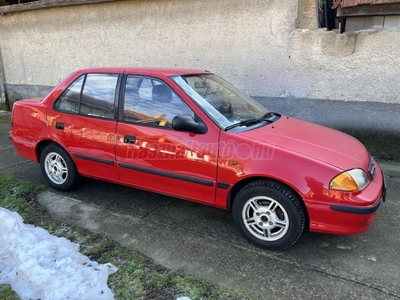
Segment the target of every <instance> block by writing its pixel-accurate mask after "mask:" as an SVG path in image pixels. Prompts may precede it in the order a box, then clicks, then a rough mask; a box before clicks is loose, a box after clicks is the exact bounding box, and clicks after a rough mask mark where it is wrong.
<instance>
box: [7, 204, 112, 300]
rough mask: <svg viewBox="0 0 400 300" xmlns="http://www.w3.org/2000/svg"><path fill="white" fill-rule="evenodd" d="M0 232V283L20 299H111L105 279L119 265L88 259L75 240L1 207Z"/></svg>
mask: <svg viewBox="0 0 400 300" xmlns="http://www.w3.org/2000/svg"><path fill="white" fill-rule="evenodd" d="M0 233H1V234H0V245H1V247H0V284H11V286H12V289H13V290H14V291H15V292H16V293H17V294H18V296H19V297H20V298H21V299H99V300H103V299H104V300H106V299H114V294H113V293H112V292H111V290H110V288H109V287H108V286H107V279H108V276H109V275H110V274H112V273H115V272H116V271H117V270H118V269H117V268H116V267H114V266H113V265H112V264H110V263H107V264H103V265H102V264H98V263H97V262H95V261H91V260H90V259H89V258H88V257H87V256H85V255H83V254H81V253H80V252H79V245H78V244H74V243H71V242H70V241H69V240H67V239H65V238H59V237H56V236H53V235H51V234H50V233H49V232H48V231H46V230H44V229H43V228H39V227H35V226H32V225H26V224H24V223H23V219H22V218H21V216H20V215H19V214H17V213H15V212H11V211H9V210H7V209H4V208H1V207H0Z"/></svg>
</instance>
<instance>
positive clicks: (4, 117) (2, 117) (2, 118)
mask: <svg viewBox="0 0 400 300" xmlns="http://www.w3.org/2000/svg"><path fill="white" fill-rule="evenodd" d="M10 121H11V114H10V113H5V114H3V113H0V123H10Z"/></svg>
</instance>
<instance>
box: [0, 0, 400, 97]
mask: <svg viewBox="0 0 400 300" xmlns="http://www.w3.org/2000/svg"><path fill="white" fill-rule="evenodd" d="M297 6H298V5H297V0H286V1H281V0H247V1H242V0H219V1H213V0H171V1H165V0H153V1H140V0H136V1H116V2H111V3H103V4H96V5H81V6H75V7H64V8H53V9H46V10H36V11H29V12H22V13H16V14H13V15H3V16H0V47H1V51H2V56H3V64H4V71H5V76H6V83H7V84H8V85H10V84H11V85H16V84H20V85H44V86H52V85H55V84H57V83H58V82H59V81H60V80H61V79H62V78H63V77H65V76H66V75H67V74H69V73H70V72H72V71H74V70H76V69H79V68H86V67H94V66H178V67H188V68H199V69H207V70H210V71H213V72H215V73H217V74H219V75H221V76H223V77H224V78H226V79H228V80H229V81H231V82H233V83H235V84H236V85H237V86H239V87H240V88H242V89H243V90H245V91H246V92H247V93H249V94H250V95H253V96H268V97H285V96H293V97H305V98H320V99H335V100H357V101H381V102H395V103H400V95H399V93H396V91H399V90H400V89H399V88H400V82H399V81H398V80H397V78H398V76H397V72H398V71H397V70H399V67H400V60H399V59H398V58H399V57H400V47H399V46H400V32H397V31H380V32H360V33H358V34H347V35H339V34H336V33H333V32H326V31H324V30H323V29H320V30H299V29H297V30H296V29H295V25H296V17H297Z"/></svg>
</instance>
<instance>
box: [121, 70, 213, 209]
mask: <svg viewBox="0 0 400 300" xmlns="http://www.w3.org/2000/svg"><path fill="white" fill-rule="evenodd" d="M123 90H125V92H124V95H123V99H122V101H121V102H122V103H121V106H122V109H120V119H119V122H118V125H117V140H116V141H117V142H116V160H117V163H118V171H119V174H120V180H121V181H122V182H123V183H126V184H129V185H132V186H137V187H143V188H146V189H148V190H151V191H155V192H161V193H166V194H169V195H172V196H177V197H181V198H186V199H190V200H194V201H199V202H206V203H207V202H208V203H212V202H213V201H214V199H215V190H216V177H217V155H218V146H217V145H218V143H217V141H218V134H219V133H218V131H217V130H215V129H212V128H211V129H209V130H208V132H207V133H205V134H196V133H190V132H181V131H176V130H174V129H172V127H171V122H172V119H173V118H174V117H175V116H176V115H178V114H189V115H191V116H193V117H194V118H196V119H197V120H198V121H201V120H199V117H198V116H197V115H196V114H195V113H194V111H193V110H192V109H191V108H190V107H189V106H188V104H187V103H185V101H183V100H182V98H181V97H179V96H178V95H177V93H175V92H174V90H173V89H172V88H171V87H170V86H169V85H168V84H167V83H166V82H164V81H162V80H160V79H157V78H154V77H147V76H138V75H127V76H126V78H125V80H124V82H123Z"/></svg>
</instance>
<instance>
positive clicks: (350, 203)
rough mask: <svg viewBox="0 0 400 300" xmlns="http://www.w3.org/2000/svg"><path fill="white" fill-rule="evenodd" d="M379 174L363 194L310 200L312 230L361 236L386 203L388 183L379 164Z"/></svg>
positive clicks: (307, 204) (308, 203)
mask: <svg viewBox="0 0 400 300" xmlns="http://www.w3.org/2000/svg"><path fill="white" fill-rule="evenodd" d="M376 168H377V170H376V171H378V172H376V176H375V178H374V180H373V181H372V182H371V183H370V185H369V186H368V187H367V188H366V189H364V190H363V191H361V192H357V193H353V194H348V195H347V201H343V202H342V203H340V202H337V201H334V202H336V203H332V202H331V203H329V202H326V201H318V200H311V199H310V200H308V201H305V202H306V206H307V210H308V213H309V217H310V231H312V232H321V233H329V234H357V233H361V232H364V231H365V230H367V229H368V228H369V226H370V225H371V223H372V221H373V220H374V219H375V216H376V211H377V210H378V208H379V207H380V205H381V204H382V202H384V201H385V200H386V189H387V187H386V181H385V177H384V174H383V172H382V171H381V170H380V168H379V166H378V165H377V164H376Z"/></svg>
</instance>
